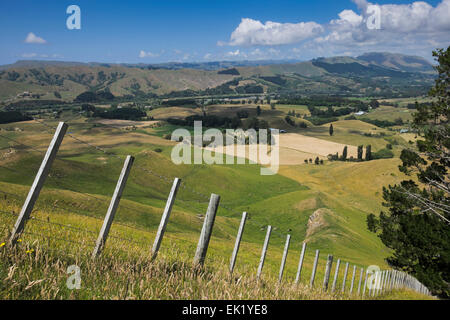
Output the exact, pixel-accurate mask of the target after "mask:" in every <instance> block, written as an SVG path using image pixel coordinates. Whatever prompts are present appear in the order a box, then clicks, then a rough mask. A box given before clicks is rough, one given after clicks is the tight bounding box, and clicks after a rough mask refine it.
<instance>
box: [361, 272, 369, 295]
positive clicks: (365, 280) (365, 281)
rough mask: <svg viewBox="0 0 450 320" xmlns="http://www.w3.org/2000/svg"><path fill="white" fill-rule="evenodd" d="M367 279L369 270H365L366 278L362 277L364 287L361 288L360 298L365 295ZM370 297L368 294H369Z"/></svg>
mask: <svg viewBox="0 0 450 320" xmlns="http://www.w3.org/2000/svg"><path fill="white" fill-rule="evenodd" d="M368 277H369V268H367V269H366V276H365V277H364V287H363V293H362V296H363V297H364V296H365V295H366V288H367V278H368ZM369 295H370V294H369Z"/></svg>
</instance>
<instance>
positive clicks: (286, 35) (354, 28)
mask: <svg viewBox="0 0 450 320" xmlns="http://www.w3.org/2000/svg"><path fill="white" fill-rule="evenodd" d="M352 1H353V2H354V3H355V4H356V5H357V9H356V10H350V9H346V10H343V11H341V12H339V13H337V16H336V18H335V19H332V20H330V21H329V22H328V23H323V24H319V23H316V22H299V23H281V22H272V21H268V22H266V23H262V22H261V21H258V20H253V19H250V18H244V19H242V21H241V23H240V24H239V25H238V26H237V28H236V29H235V30H234V31H233V32H232V33H231V36H230V41H229V42H218V45H219V46H220V45H222V46H238V47H248V46H254V47H271V46H275V47H277V46H278V47H280V46H285V47H287V48H286V50H281V52H276V51H274V50H271V51H268V50H266V51H264V54H262V53H261V52H260V51H256V50H259V48H258V49H255V50H254V51H250V52H249V54H248V55H249V56H253V57H256V56H262V55H264V56H267V55H269V56H271V57H289V55H292V54H294V55H298V54H300V53H301V54H302V56H305V55H306V56H317V55H334V54H344V53H349V52H352V53H353V54H360V53H363V52H368V51H395V52H399V51H401V52H403V53H408V54H420V55H424V56H428V57H430V54H431V51H432V50H433V49H435V48H437V47H446V46H448V45H449V43H450V0H441V1H440V2H439V3H438V4H437V5H435V6H433V5H431V4H429V3H427V2H425V1H411V3H409V4H383V5H376V4H374V3H371V2H369V1H367V0H352ZM378 13H379V15H378ZM378 18H379V19H378ZM374 22H376V23H375V24H376V25H377V27H378V25H379V28H373V27H374ZM378 22H379V24H378ZM293 44H295V45H296V49H295V50H290V49H292V45H293ZM240 49H241V50H242V48H240ZM236 52H237V51H231V52H228V56H231V53H236ZM235 56H242V51H241V54H240V55H238V54H236V55H235Z"/></svg>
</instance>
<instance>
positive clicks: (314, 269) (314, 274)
mask: <svg viewBox="0 0 450 320" xmlns="http://www.w3.org/2000/svg"><path fill="white" fill-rule="evenodd" d="M318 263H319V250H316V257H315V258H314V265H313V270H312V273H311V280H310V281H309V286H310V287H311V288H312V287H314V278H315V277H316V271H317V264H318Z"/></svg>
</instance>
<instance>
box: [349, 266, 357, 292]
mask: <svg viewBox="0 0 450 320" xmlns="http://www.w3.org/2000/svg"><path fill="white" fill-rule="evenodd" d="M355 276H356V266H355V265H354V266H353V275H352V284H351V285H350V294H352V293H353V286H354V284H355Z"/></svg>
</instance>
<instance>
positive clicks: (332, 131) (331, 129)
mask: <svg viewBox="0 0 450 320" xmlns="http://www.w3.org/2000/svg"><path fill="white" fill-rule="evenodd" d="M333 133H334V128H333V124H330V136H332V135H333Z"/></svg>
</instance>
